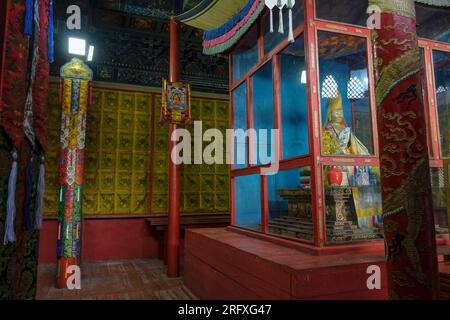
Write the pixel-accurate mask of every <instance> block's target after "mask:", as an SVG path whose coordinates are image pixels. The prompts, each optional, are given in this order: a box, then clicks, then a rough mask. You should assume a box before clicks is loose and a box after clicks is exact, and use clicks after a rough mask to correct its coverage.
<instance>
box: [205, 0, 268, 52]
mask: <svg viewBox="0 0 450 320" xmlns="http://www.w3.org/2000/svg"><path fill="white" fill-rule="evenodd" d="M264 8H265V2H264V1H263V0H249V1H248V3H247V5H246V6H245V7H244V8H243V9H242V10H241V11H240V12H238V13H237V14H236V15H235V16H234V17H232V18H231V19H230V20H229V21H228V22H226V23H225V24H224V25H222V26H220V27H219V28H217V29H213V30H206V31H205V32H204V36H203V53H204V54H206V55H214V54H219V53H222V52H224V51H226V50H228V49H230V48H231V47H232V46H233V45H234V44H236V43H237V42H238V41H239V39H241V37H242V36H243V35H244V34H245V33H246V32H247V30H249V29H250V27H251V26H252V25H253V24H254V23H255V21H256V19H258V17H259V16H260V15H261V14H262V12H263V11H264Z"/></svg>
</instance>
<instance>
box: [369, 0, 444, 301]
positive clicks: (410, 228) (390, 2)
mask: <svg viewBox="0 0 450 320" xmlns="http://www.w3.org/2000/svg"><path fill="white" fill-rule="evenodd" d="M369 3H370V4H371V5H377V6H378V7H379V8H380V9H381V28H380V29H378V30H376V29H375V30H374V31H373V40H374V45H375V70H376V100H377V110H378V130H379V144H380V153H381V154H380V158H381V159H380V161H381V182H382V193H383V212H384V232H385V242H386V260H387V272H388V286H389V288H388V289H389V297H390V299H436V298H437V297H438V294H439V293H438V270H437V256H436V236H435V229H434V219H433V206H432V193H431V182H430V168H429V159H428V148H427V139H426V134H427V133H426V125H425V113H424V104H423V98H422V89H421V76H420V72H421V67H422V65H421V61H420V51H419V50H420V49H419V47H418V39H417V33H416V17H415V6H414V1H413V0H370V1H369Z"/></svg>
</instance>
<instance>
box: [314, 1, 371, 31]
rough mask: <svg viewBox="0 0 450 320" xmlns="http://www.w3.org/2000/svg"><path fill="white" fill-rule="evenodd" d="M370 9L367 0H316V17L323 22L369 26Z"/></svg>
mask: <svg viewBox="0 0 450 320" xmlns="http://www.w3.org/2000/svg"><path fill="white" fill-rule="evenodd" d="M368 7H369V3H368V1H367V0H316V17H317V18H318V19H322V20H328V21H336V22H342V23H348V24H355V25H360V26H367V19H368V18H369V16H368V15H367V8H368Z"/></svg>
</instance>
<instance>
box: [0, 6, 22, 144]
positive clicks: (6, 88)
mask: <svg viewBox="0 0 450 320" xmlns="http://www.w3.org/2000/svg"><path fill="white" fill-rule="evenodd" d="M24 17H25V3H24V1H23V0H8V1H7V17H6V19H7V21H8V22H7V27H6V30H5V39H6V40H5V43H4V48H5V50H4V53H5V54H4V55H3V57H2V58H3V60H2V74H1V76H2V79H0V81H1V82H2V91H1V93H0V94H1V95H2V97H1V99H0V126H1V127H2V128H3V129H4V130H5V132H6V134H7V135H8V137H9V139H11V142H12V144H13V147H14V148H18V147H19V146H20V145H21V144H22V142H23V141H24V132H23V111H24V106H25V97H26V92H27V83H26V81H24V79H27V65H28V37H26V36H25V35H24V34H23V26H24Z"/></svg>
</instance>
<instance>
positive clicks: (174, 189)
mask: <svg viewBox="0 0 450 320" xmlns="http://www.w3.org/2000/svg"><path fill="white" fill-rule="evenodd" d="M178 42H179V37H178V24H177V22H176V21H175V18H174V17H173V16H172V17H171V19H170V66H169V68H170V71H169V73H170V74H169V81H170V82H176V81H180V78H181V76H180V52H179V43H178ZM176 130H177V125H176V124H170V125H169V141H170V142H169V204H168V206H169V214H168V215H169V216H168V239H167V276H168V277H171V278H176V277H178V275H179V251H180V166H179V165H177V164H175V163H174V162H173V159H172V157H171V153H172V150H174V149H175V147H176V145H177V142H176V141H177V139H172V138H175V136H173V135H174V134H175V133H176ZM173 140H174V141H173Z"/></svg>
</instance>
